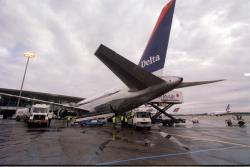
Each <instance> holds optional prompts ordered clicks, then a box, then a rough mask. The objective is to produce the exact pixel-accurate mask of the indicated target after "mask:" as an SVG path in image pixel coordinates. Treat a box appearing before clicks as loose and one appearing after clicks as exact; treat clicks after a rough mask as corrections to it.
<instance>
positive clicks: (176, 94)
mask: <svg viewBox="0 0 250 167" xmlns="http://www.w3.org/2000/svg"><path fill="white" fill-rule="evenodd" d="M181 103H183V96H182V92H181V91H171V92H168V93H166V94H164V95H162V96H160V97H158V98H156V99H154V100H152V101H151V102H149V103H148V104H149V105H151V106H152V107H153V108H155V109H156V110H157V112H156V114H154V115H153V116H151V119H152V123H157V122H160V123H162V124H163V125H169V126H173V124H174V123H184V122H185V120H184V119H177V118H175V117H174V116H173V115H171V114H169V113H167V112H166V111H167V110H168V109H169V108H171V107H172V106H173V105H175V104H181ZM162 106H163V108H162ZM162 114H163V115H165V116H166V117H168V118H169V119H167V120H163V119H158V118H159V117H160V116H161V115H162Z"/></svg>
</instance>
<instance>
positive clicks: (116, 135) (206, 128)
mask: <svg viewBox="0 0 250 167" xmlns="http://www.w3.org/2000/svg"><path fill="white" fill-rule="evenodd" d="M200 122H201V124H200V125H199V126H197V127H194V126H193V125H192V124H186V125H182V126H176V127H163V126H160V125H154V126H153V127H152V129H151V131H147V130H145V131H144V130H142V131H135V130H134V129H132V128H117V129H116V130H114V129H113V128H112V125H110V126H109V125H107V126H104V127H100V128H90V127H87V128H82V127H66V124H65V122H64V121H61V120H60V121H52V123H51V127H50V128H39V127H37V128H28V127H27V126H26V125H25V124H24V123H23V122H16V121H14V120H0V129H1V131H0V164H1V165H95V164H99V163H101V162H116V161H117V160H126V161H124V163H121V164H122V165H143V164H146V165H209V164H213V165H235V164H236V165H237V164H249V163H250V161H249V159H250V157H249V154H250V149H249V148H250V146H249V145H250V128H249V127H247V126H246V127H244V128H237V127H226V126H225V125H224V124H223V123H224V121H223V122H222V121H221V122H218V123H216V121H213V120H201V121H200ZM203 122H204V124H202V123H203ZM52 132H53V133H52ZM202 139H203V140H202ZM234 146H237V148H236V147H234ZM248 146H249V147H248ZM214 150H220V152H217V151H214ZM210 152H211V153H210ZM196 153H199V154H196ZM191 154H192V155H191ZM159 155H160V156H159ZM162 155H164V156H162ZM170 155H171V156H170ZM140 157H144V159H143V158H140ZM145 157H147V158H145ZM131 159H132V161H130V160H131Z"/></svg>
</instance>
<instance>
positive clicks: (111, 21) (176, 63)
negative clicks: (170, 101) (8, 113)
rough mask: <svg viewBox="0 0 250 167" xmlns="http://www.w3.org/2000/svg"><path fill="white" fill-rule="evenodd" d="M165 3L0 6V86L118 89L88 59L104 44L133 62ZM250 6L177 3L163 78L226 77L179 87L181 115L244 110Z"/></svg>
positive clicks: (248, 103)
mask: <svg viewBox="0 0 250 167" xmlns="http://www.w3.org/2000/svg"><path fill="white" fill-rule="evenodd" d="M167 2H168V0H161V1H160V0H159V1H156V0H144V1H143V0H120V1H117V0H71V1H70V0H51V1H49V0H43V1H41V0H0V25H1V26H0V80H1V82H0V87H2V88H12V89H19V88H20V85H21V80H22V76H23V72H24V66H25V63H26V59H25V58H24V57H23V52H25V51H28V50H31V51H33V52H35V54H36V57H35V58H34V59H32V60H31V61H30V64H29V68H28V72H27V76H26V77H27V78H26V80H25V84H24V90H31V91H40V92H48V93H56V94H64V95H72V96H80V97H89V96H92V95H95V94H96V93H100V92H102V91H104V90H107V89H111V88H113V87H117V86H118V85H123V83H122V82H121V81H120V80H119V79H118V78H117V77H116V76H115V75H114V74H113V73H112V72H111V71H110V70H109V69H108V68H107V67H106V66H105V65H103V64H102V62H100V61H99V60H98V59H97V58H96V57H95V56H94V52H95V51H96V49H97V47H98V46H99V45H100V44H101V43H103V44H104V45H106V46H108V47H110V48H112V49H113V50H115V51H116V52H118V53H119V54H121V55H123V56H124V57H126V58H127V59H129V60H131V61H133V62H135V63H136V64H138V61H139V59H140V57H141V55H142V52H143V50H144V48H145V45H146V43H147V40H148V38H149V35H150V33H151V31H152V29H153V27H154V24H155V22H156V20H157V18H158V16H159V14H160V12H161V9H162V7H163V6H164V5H165V4H166V3H167ZM249 10H250V1H249V0H240V1H237V0H177V2H176V7H175V13H174V19H173V26H172V30H171V36H170V42H169V47H168V53H167V58H166V64H165V70H164V75H174V76H182V77H184V81H199V80H213V79H226V81H223V82H220V83H215V84H211V85H203V86H197V87H190V88H185V89H180V90H181V91H183V96H184V101H185V103H184V104H182V105H181V108H182V112H191V113H192V112H211V111H218V110H224V109H225V106H226V105H227V104H228V103H230V104H231V110H239V111H243V110H244V111H250V77H246V76H244V73H249V72H250V55H249V54H250V31H249V30H250V12H249Z"/></svg>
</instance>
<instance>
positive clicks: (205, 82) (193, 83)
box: [176, 79, 224, 89]
mask: <svg viewBox="0 0 250 167" xmlns="http://www.w3.org/2000/svg"><path fill="white" fill-rule="evenodd" d="M220 81H224V79H220V80H212V81H198V82H182V83H181V84H180V85H178V86H177V87H176V89H177V88H184V87H190V86H197V85H204V84H210V83H214V82H220Z"/></svg>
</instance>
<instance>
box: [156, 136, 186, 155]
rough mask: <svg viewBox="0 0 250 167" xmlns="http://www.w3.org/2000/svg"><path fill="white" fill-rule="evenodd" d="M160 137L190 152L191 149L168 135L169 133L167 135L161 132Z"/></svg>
mask: <svg viewBox="0 0 250 167" xmlns="http://www.w3.org/2000/svg"><path fill="white" fill-rule="evenodd" d="M159 133H160V135H161V136H162V137H163V138H166V139H168V140H170V141H172V142H173V143H175V144H177V145H178V146H180V147H182V148H184V149H185V150H187V151H189V150H190V149H189V148H188V147H187V146H186V145H185V144H183V143H181V142H180V141H179V140H178V139H177V138H175V137H174V136H172V135H170V134H168V133H165V132H159Z"/></svg>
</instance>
